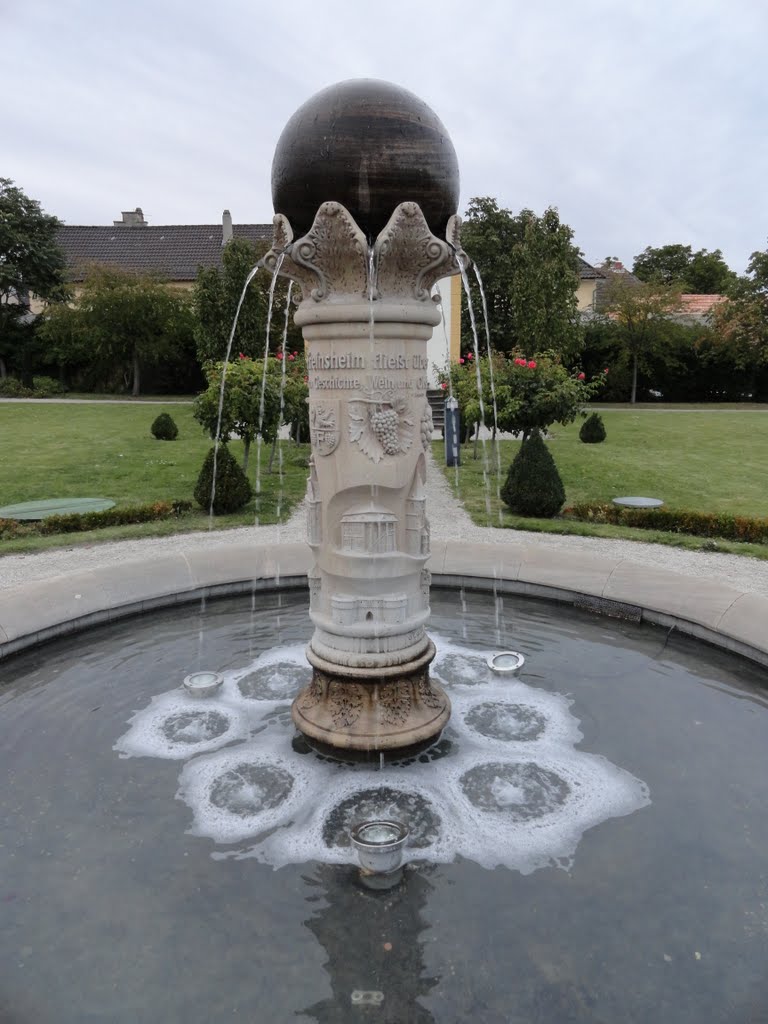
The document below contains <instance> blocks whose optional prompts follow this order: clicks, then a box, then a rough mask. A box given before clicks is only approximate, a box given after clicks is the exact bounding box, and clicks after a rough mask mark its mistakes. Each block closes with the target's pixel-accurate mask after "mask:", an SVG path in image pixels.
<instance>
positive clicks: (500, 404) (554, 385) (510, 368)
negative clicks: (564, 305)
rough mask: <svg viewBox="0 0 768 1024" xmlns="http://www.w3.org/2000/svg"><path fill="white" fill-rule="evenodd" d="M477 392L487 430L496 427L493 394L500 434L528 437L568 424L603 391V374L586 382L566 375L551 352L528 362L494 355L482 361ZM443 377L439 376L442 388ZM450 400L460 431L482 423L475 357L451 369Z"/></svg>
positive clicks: (569, 373) (519, 357) (574, 373)
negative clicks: (455, 406)
mask: <svg viewBox="0 0 768 1024" xmlns="http://www.w3.org/2000/svg"><path fill="white" fill-rule="evenodd" d="M479 365H480V380H481V385H482V389H481V393H482V399H483V413H484V418H485V424H486V426H491V427H493V425H494V411H493V407H494V395H495V399H496V426H497V428H498V430H500V431H503V432H508V433H513V434H522V435H523V437H524V438H525V437H528V436H529V435H530V434H531V433H533V432H534V431H537V430H539V431H546V430H547V428H548V427H550V426H552V424H553V423H560V424H562V425H563V426H564V425H565V424H567V423H572V422H573V421H574V420H575V419H576V417H577V416H578V415H579V412H580V410H581V408H582V406H584V405H585V404H586V403H587V402H590V401H593V400H594V398H595V396H596V395H597V393H598V392H599V391H600V390H601V388H602V386H603V383H604V380H605V374H604V373H601V374H598V375H595V376H594V377H593V378H592V380H587V378H586V375H585V374H583V373H580V372H577V371H575V370H568V369H567V368H566V367H565V366H563V364H562V363H561V361H560V359H559V357H558V356H557V355H556V354H555V353H554V352H538V353H536V355H535V356H532V357H531V358H526V357H525V356H524V355H523V354H522V353H521V352H520V351H519V350H513V351H512V352H511V353H510V354H509V356H508V357H507V356H505V355H502V354H501V353H495V354H494V355H493V388H491V367H490V366H489V362H488V359H487V358H484V359H481V360H480V364H479ZM446 380H447V375H446V374H442V381H443V383H445V382H446ZM451 385H452V390H453V395H454V397H455V398H456V400H457V401H458V403H459V411H460V413H461V420H462V423H463V424H464V427H465V428H466V429H467V430H468V432H471V429H472V428H473V427H474V426H475V425H476V424H478V423H479V422H480V398H479V394H480V393H479V392H478V387H477V370H476V368H475V360H474V357H473V354H472V353H471V352H468V353H467V354H466V355H465V356H464V357H462V359H461V361H460V362H459V363H457V364H454V365H453V366H452V367H451Z"/></svg>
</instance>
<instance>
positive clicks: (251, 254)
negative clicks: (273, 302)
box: [193, 238, 268, 363]
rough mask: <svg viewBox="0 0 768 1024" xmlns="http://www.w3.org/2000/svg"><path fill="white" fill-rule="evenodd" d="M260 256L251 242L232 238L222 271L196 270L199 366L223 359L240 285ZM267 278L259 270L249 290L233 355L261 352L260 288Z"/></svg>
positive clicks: (263, 312)
mask: <svg viewBox="0 0 768 1024" xmlns="http://www.w3.org/2000/svg"><path fill="white" fill-rule="evenodd" d="M261 255H262V253H261V252H260V251H259V249H257V247H256V246H255V245H253V243H252V242H249V241H248V240H247V239H245V238H233V239H232V240H231V241H230V242H228V243H227V245H225V246H224V249H223V251H222V257H221V269H219V268H218V267H209V268H204V267H200V268H199V270H198V272H197V282H196V283H195V289H194V299H193V301H194V306H195V313H196V315H197V323H196V326H195V341H196V344H197V357H198V359H199V361H200V362H201V363H208V362H218V361H220V360H223V359H224V357H225V355H226V352H227V344H228V341H229V335H230V332H231V330H232V323H233V321H234V319H235V312H236V310H237V304H238V302H239V301H240V296H241V294H242V291H243V286H244V284H245V281H246V279H247V277H248V274H249V273H250V272H251V270H252V269H253V268H254V267H255V266H256V264H257V262H258V260H259V258H260V256H261ZM267 277H268V274H267V271H266V270H260V271H259V272H258V274H257V275H256V277H255V278H254V280H253V281H252V282H251V285H250V287H249V288H248V292H247V293H246V297H245V299H244V300H243V304H242V307H241V309H240V317H239V319H238V322H237V331H236V332H235V337H234V341H233V351H234V352H243V353H245V354H246V355H250V356H256V355H258V353H259V351H261V352H263V350H264V342H263V338H264V328H265V324H266V317H267V301H266V295H265V293H264V288H263V287H262V286H261V285H262V279H263V278H267Z"/></svg>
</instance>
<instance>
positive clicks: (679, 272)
mask: <svg viewBox="0 0 768 1024" xmlns="http://www.w3.org/2000/svg"><path fill="white" fill-rule="evenodd" d="M632 273H633V274H634V275H635V277H638V278H640V280H641V281H644V282H646V283H647V284H664V285H668V286H670V287H674V288H676V289H677V290H678V291H680V292H687V293H693V294H695V295H724V294H726V293H727V292H729V291H730V289H731V288H732V287H733V285H734V284H735V283H736V274H735V273H734V272H733V271H732V270H731V269H730V267H729V266H728V264H727V263H726V262H725V260H724V259H723V254H722V252H721V251H720V250H719V249H715V251H714V252H708V251H707V250H706V249H699V250H698V251H697V252H693V250H692V248H691V246H690V245H662V246H660V247H658V248H653V247H652V246H650V245H649V246H648V247H647V248H645V249H643V251H642V252H641V253H640V255H639V256H635V263H634V266H633V268H632Z"/></svg>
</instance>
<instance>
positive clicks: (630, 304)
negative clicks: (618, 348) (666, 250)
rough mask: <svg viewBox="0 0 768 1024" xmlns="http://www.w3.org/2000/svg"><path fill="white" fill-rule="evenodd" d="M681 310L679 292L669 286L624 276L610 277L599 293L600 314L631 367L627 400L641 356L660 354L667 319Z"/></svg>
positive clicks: (632, 396)
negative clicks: (613, 332)
mask: <svg viewBox="0 0 768 1024" xmlns="http://www.w3.org/2000/svg"><path fill="white" fill-rule="evenodd" d="M680 308H681V300H680V290H679V289H678V288H675V287H674V286H672V285H666V284H657V283H655V282H652V283H648V284H645V283H642V282H641V283H640V284H638V283H637V282H636V281H634V280H632V278H631V277H628V276H627V275H625V274H611V275H610V280H609V282H608V285H607V287H606V289H605V291H604V293H603V296H602V299H601V305H600V313H601V314H602V315H603V316H607V317H608V318H609V319H610V320H611V322H612V324H613V327H614V330H615V335H616V337H617V339H618V340H619V341H620V342H621V344H622V346H623V348H624V349H625V350H626V353H627V355H628V356H629V359H630V362H631V366H632V384H631V391H630V401H631V402H634V401H636V399H637V375H638V367H639V362H640V359H641V357H643V356H645V355H647V354H648V353H649V352H652V351H656V352H659V351H662V350H663V348H664V344H665V340H666V338H667V337H668V335H669V324H670V317H671V316H673V315H674V314H675V313H678V312H679V311H680Z"/></svg>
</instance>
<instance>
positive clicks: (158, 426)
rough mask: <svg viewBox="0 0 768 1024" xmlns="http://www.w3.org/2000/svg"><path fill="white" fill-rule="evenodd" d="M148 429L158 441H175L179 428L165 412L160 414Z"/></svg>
mask: <svg viewBox="0 0 768 1024" xmlns="http://www.w3.org/2000/svg"><path fill="white" fill-rule="evenodd" d="M149 429H150V430H151V431H152V435H153V437H156V438H157V440H158V441H175V440H176V438H177V437H178V436H179V428H178V427H177V426H176V424H175V423H174V422H173V418H172V417H171V416H169V415H168V413H167V412H161V413H160V415H159V416H158V417H157V419H156V420H155V421H154V423H153V424H152V426H151V427H150V428H149Z"/></svg>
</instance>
